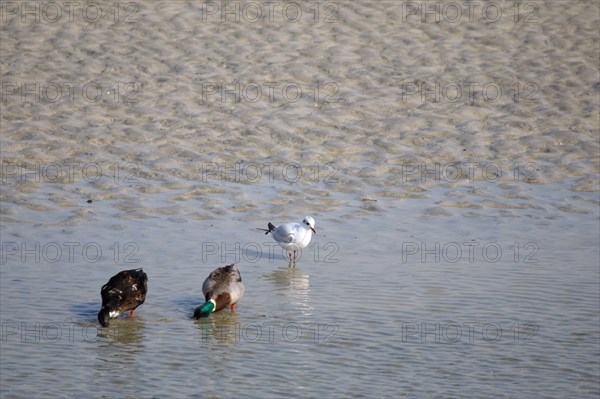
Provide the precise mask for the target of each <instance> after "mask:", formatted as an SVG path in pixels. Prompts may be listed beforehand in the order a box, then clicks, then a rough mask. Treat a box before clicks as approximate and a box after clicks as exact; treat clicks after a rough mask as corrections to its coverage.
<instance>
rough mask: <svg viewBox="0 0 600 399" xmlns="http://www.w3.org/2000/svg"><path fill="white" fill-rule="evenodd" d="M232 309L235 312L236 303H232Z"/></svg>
mask: <svg viewBox="0 0 600 399" xmlns="http://www.w3.org/2000/svg"><path fill="white" fill-rule="evenodd" d="M231 311H232V312H235V303H232V304H231Z"/></svg>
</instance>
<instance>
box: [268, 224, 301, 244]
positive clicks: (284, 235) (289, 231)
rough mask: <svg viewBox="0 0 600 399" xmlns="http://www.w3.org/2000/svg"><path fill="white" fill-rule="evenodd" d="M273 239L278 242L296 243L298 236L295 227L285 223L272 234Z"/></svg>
mask: <svg viewBox="0 0 600 399" xmlns="http://www.w3.org/2000/svg"><path fill="white" fill-rule="evenodd" d="M271 234H272V235H273V238H274V239H275V241H277V242H285V243H289V242H294V237H295V236H296V232H295V229H294V226H293V225H292V224H290V223H285V224H282V225H280V226H277V228H276V229H275V230H273V231H272V232H271Z"/></svg>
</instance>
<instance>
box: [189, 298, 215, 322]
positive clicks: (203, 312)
mask: <svg viewBox="0 0 600 399" xmlns="http://www.w3.org/2000/svg"><path fill="white" fill-rule="evenodd" d="M215 306H216V303H215V301H214V300H213V299H211V300H209V301H208V302H206V303H205V304H203V305H201V306H198V307H197V308H196V310H194V318H195V319H200V318H202V317H208V316H210V314H211V313H212V311H213V310H214V309H215Z"/></svg>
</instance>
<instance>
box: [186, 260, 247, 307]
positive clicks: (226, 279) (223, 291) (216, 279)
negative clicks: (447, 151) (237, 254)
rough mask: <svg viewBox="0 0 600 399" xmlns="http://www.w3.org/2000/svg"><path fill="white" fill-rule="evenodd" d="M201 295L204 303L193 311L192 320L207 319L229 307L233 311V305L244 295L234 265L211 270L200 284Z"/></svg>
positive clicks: (240, 277)
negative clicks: (213, 313)
mask: <svg viewBox="0 0 600 399" xmlns="http://www.w3.org/2000/svg"><path fill="white" fill-rule="evenodd" d="M202 293H203V294H204V299H205V300H206V302H205V303H204V304H202V305H201V306H198V307H197V308H196V310H194V318H196V319H199V318H201V317H208V316H209V315H210V314H211V313H212V312H216V311H218V310H221V309H223V308H225V307H227V306H229V305H231V310H232V311H235V304H236V303H237V302H238V301H239V300H240V298H241V297H242V295H244V283H242V275H241V274H240V271H239V270H238V269H237V267H235V264H231V265H227V266H223V267H219V268H218V269H216V270H213V272H212V273H210V274H209V275H208V277H207V278H206V280H204V284H202Z"/></svg>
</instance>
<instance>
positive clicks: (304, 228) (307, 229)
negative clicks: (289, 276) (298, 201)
mask: <svg viewBox="0 0 600 399" xmlns="http://www.w3.org/2000/svg"><path fill="white" fill-rule="evenodd" d="M269 233H270V234H271V236H272V237H273V239H274V240H275V241H277V243H278V244H279V245H280V246H281V247H282V248H283V249H285V250H286V251H287V252H288V253H289V254H290V260H291V259H292V252H293V253H294V259H295V258H296V251H299V250H301V249H304V248H306V247H307V246H308V244H310V240H311V239H312V235H313V233H315V234H316V231H315V219H313V218H312V217H310V216H307V217H305V218H304V220H303V221H302V222H301V223H283V224H280V225H279V226H274V225H272V224H271V223H269V229H268V230H267V233H266V234H269Z"/></svg>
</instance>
